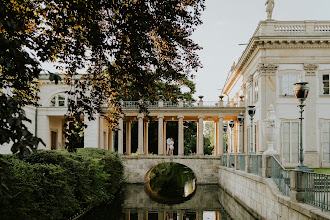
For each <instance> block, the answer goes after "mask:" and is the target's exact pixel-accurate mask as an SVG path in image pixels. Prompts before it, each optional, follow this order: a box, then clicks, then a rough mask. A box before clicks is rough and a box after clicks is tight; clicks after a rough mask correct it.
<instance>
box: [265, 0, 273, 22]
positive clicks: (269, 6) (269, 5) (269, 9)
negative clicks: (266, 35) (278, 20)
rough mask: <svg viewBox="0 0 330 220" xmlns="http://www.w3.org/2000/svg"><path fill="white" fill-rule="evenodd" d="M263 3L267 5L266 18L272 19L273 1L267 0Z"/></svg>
mask: <svg viewBox="0 0 330 220" xmlns="http://www.w3.org/2000/svg"><path fill="white" fill-rule="evenodd" d="M265 5H267V7H266V12H267V20H272V15H273V9H274V6H275V2H274V0H267V1H266V4H265Z"/></svg>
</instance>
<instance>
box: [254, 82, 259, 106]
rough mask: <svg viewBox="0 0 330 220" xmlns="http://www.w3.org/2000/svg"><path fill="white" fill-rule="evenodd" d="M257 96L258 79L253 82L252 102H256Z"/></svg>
mask: <svg viewBox="0 0 330 220" xmlns="http://www.w3.org/2000/svg"><path fill="white" fill-rule="evenodd" d="M258 98H259V86H258V81H255V82H254V102H257V101H258Z"/></svg>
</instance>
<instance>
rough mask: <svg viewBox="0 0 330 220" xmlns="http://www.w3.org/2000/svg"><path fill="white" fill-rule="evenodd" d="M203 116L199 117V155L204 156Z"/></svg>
mask: <svg viewBox="0 0 330 220" xmlns="http://www.w3.org/2000/svg"><path fill="white" fill-rule="evenodd" d="M203 119H204V117H203V116H198V152H197V154H198V155H204V137H203V130H204V125H203Z"/></svg>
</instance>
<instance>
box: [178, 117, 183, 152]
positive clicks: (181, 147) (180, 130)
mask: <svg viewBox="0 0 330 220" xmlns="http://www.w3.org/2000/svg"><path fill="white" fill-rule="evenodd" d="M183 118H184V116H183V115H179V116H178V119H179V126H178V128H179V129H178V136H179V141H178V142H179V143H178V155H180V156H181V155H184V140H183V139H184V136H183Z"/></svg>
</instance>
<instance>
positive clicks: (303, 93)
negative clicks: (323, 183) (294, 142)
mask: <svg viewBox="0 0 330 220" xmlns="http://www.w3.org/2000/svg"><path fill="white" fill-rule="evenodd" d="M306 84H308V82H297V83H295V84H294V85H296V87H295V88H293V92H294V96H295V97H296V98H297V99H298V101H299V103H300V105H298V107H299V108H300V111H299V112H300V118H299V119H300V150H299V151H300V158H299V159H300V164H299V165H298V166H297V169H298V170H301V171H303V170H304V171H306V170H309V168H308V166H306V165H304V149H303V138H302V121H303V119H304V118H303V112H304V107H305V104H304V101H305V100H306V98H307V96H308V92H309V87H308V86H306Z"/></svg>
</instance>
